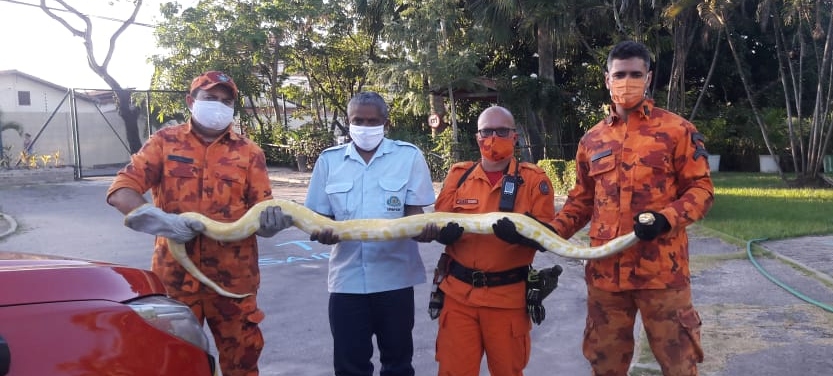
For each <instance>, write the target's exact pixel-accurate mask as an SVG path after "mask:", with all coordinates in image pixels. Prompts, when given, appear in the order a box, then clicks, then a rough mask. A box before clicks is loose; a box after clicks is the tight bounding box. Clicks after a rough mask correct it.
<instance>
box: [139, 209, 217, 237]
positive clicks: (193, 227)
mask: <svg viewBox="0 0 833 376" xmlns="http://www.w3.org/2000/svg"><path fill="white" fill-rule="evenodd" d="M124 225H125V226H127V227H130V228H131V229H134V230H136V231H141V232H144V233H148V234H151V235H156V236H164V237H166V238H168V239H171V240H173V241H175V242H177V243H187V242H188V241H189V240H191V239H193V238H194V237H195V236H197V235H199V234H200V233H201V232H203V231H204V230H205V225H204V224H202V222H200V221H197V220H195V219H189V218H185V217H181V216H179V215H176V214H171V213H165V212H164V211H162V209H159V208H157V207H155V206H153V205H151V204H144V205H142V206H140V207H138V208H136V209H133V211H131V212H130V213H127V215H126V216H125V217H124Z"/></svg>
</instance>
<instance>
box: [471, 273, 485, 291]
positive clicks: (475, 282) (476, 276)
mask: <svg viewBox="0 0 833 376" xmlns="http://www.w3.org/2000/svg"><path fill="white" fill-rule="evenodd" d="M471 285H472V286H474V287H486V273H484V272H483V271H482V270H475V271H473V272H471Z"/></svg>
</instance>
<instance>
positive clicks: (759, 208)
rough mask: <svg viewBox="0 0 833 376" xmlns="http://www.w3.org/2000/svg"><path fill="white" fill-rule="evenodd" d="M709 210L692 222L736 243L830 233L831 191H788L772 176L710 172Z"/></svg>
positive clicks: (832, 228) (832, 223)
mask: <svg viewBox="0 0 833 376" xmlns="http://www.w3.org/2000/svg"><path fill="white" fill-rule="evenodd" d="M712 180H713V181H714V191H715V200H714V206H712V209H711V211H709V213H708V215H706V218H705V219H704V220H702V221H700V222H698V224H699V225H700V226H702V227H705V228H708V229H712V230H715V231H718V232H721V233H724V234H726V235H729V236H731V237H734V238H737V239H740V240H752V239H760V238H768V239H781V238H792V237H798V236H806V235H822V234H833V189H817V188H815V189H810V188H801V189H799V188H788V187H787V185H786V184H785V183H784V182H783V181H782V180H781V179H780V178H779V177H778V175H776V174H761V173H734V172H719V173H714V174H712Z"/></svg>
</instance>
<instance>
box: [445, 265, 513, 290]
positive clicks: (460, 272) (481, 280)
mask: <svg viewBox="0 0 833 376" xmlns="http://www.w3.org/2000/svg"><path fill="white" fill-rule="evenodd" d="M527 273H529V266H528V265H525V266H519V267H517V268H515V269H509V270H504V271H502V272H494V273H488V272H484V271H482V270H476V269H469V268H467V267H465V266H463V265H460V263H458V262H457V261H455V260H451V265H449V268H448V274H451V275H453V276H454V278H457V279H459V280H461V281H463V282H465V283H468V284H470V285H472V286H474V287H495V286H503V285H510V284H513V283H518V282H522V281H525V280H526V275H527Z"/></svg>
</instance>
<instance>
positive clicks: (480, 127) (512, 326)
mask: <svg viewBox="0 0 833 376" xmlns="http://www.w3.org/2000/svg"><path fill="white" fill-rule="evenodd" d="M517 139H518V134H517V133H516V128H515V120H514V117H513V116H512V114H511V113H510V112H509V110H507V109H506V108H503V107H499V106H493V107H490V108H487V109H486V110H484V111H483V112H482V113H481V114H480V117H479V118H478V120H477V143H478V145H479V147H480V154H481V159H480V161H479V162H460V163H456V164H454V166H452V167H451V169H450V170H449V172H448V176H447V177H446V178H445V181H444V182H443V187H442V189H441V190H440V193H439V195H438V196H437V202H436V204H435V205H434V209H435V211H436V212H450V213H465V214H477V213H488V212H497V211H507V212H516V213H529V214H530V215H531V216H533V218H536V219H539V220H541V221H550V220H552V218H553V216H554V214H555V206H554V205H553V193H552V183H551V182H550V180H549V178H548V177H547V175H546V173H545V172H544V170H542V169H541V168H540V167H538V166H536V165H534V164H531V163H522V162H520V161H518V160H516V159H515V158H514V147H515V142H516V141H517ZM428 227H429V228H428V229H427V230H425V231H426V232H427V233H431V231H434V232H436V233H437V234H436V237H435V238H434V239H436V240H437V241H438V242H440V243H442V244H445V245H446V248H445V253H446V254H447V256H448V258H449V259H450V261H448V262H441V263H443V264H444V265H440V266H438V267H442V266H445V265H447V274H448V277H445V278H444V279H443V280H442V281H441V283H440V284H439V289H440V290H441V291H442V292H444V294H445V299H444V303H443V304H442V307H441V308H442V309H441V310H440V311H439V329H438V333H437V343H436V347H437V354H436V359H437V361H438V362H439V375H441V376H476V375H479V374H480V362H481V359H482V358H483V355H484V353H485V355H486V362H487V364H488V367H489V372H490V374H492V375H495V376H520V375H523V369H524V368H525V367H526V365H527V363H528V362H529V356H530V352H531V340H530V331H531V330H532V322H531V320H530V314H529V313H528V311H527V303H528V302H527V299H526V287H527V285H526V281H527V276H528V272H529V270H530V264H532V260H533V258H534V257H535V252H536V248H540V245H539V244H537V243H534V242H516V241H509V242H506V241H501V239H498V238H496V237H495V235H480V234H463V230H464V229H463V228H462V227H460V226H459V225H457V224H456V223H454V222H449V223H448V224H446V225H445V226H444V227H442V228H441V229H440V228H438V227H437V226H436V225H435V224H429V225H428ZM444 257H445V256H444ZM441 260H443V258H441ZM559 270H560V269H559ZM542 319H543V317H540V318H533V320H535V321H536V322H537V323H540V320H542Z"/></svg>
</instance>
